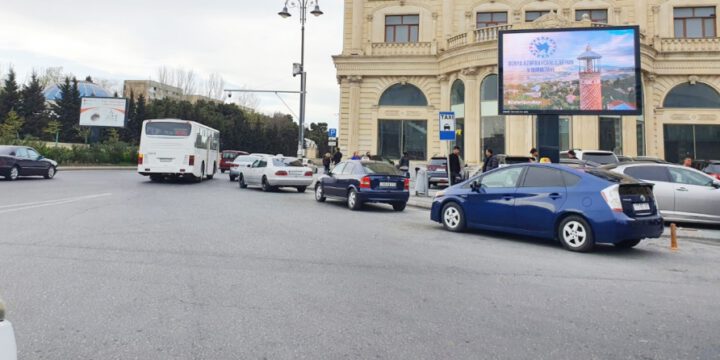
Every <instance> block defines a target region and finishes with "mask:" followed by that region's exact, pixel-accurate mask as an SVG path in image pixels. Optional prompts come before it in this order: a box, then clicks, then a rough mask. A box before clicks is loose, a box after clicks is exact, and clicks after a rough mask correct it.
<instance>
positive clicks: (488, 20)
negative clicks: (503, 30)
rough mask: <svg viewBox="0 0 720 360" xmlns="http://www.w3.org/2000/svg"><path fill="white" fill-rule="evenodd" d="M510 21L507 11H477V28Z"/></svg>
mask: <svg viewBox="0 0 720 360" xmlns="http://www.w3.org/2000/svg"><path fill="white" fill-rule="evenodd" d="M507 23H508V15H507V13H506V12H479V13H477V28H478V29H481V28H486V27H491V26H498V25H505V24H507Z"/></svg>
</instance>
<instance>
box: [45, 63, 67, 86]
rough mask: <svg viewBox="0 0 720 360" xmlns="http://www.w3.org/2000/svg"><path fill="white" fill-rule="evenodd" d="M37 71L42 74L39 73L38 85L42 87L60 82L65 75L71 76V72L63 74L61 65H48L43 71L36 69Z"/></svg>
mask: <svg viewBox="0 0 720 360" xmlns="http://www.w3.org/2000/svg"><path fill="white" fill-rule="evenodd" d="M38 73H40V74H42V75H40V85H42V87H43V88H45V87H48V86H49V85H53V84H59V83H61V82H62V81H63V79H64V78H65V77H66V76H67V77H73V75H72V74H69V73H68V74H64V73H63V67H62V66H54V67H49V68H47V69H45V71H38Z"/></svg>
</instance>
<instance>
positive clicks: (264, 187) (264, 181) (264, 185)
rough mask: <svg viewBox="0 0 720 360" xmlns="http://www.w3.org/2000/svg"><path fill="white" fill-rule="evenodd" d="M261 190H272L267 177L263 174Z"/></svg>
mask: <svg viewBox="0 0 720 360" xmlns="http://www.w3.org/2000/svg"><path fill="white" fill-rule="evenodd" d="M262 191H264V192H270V191H272V186H270V184H268V182H267V178H266V177H264V176H263V178H262Z"/></svg>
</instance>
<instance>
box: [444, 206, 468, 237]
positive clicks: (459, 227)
mask: <svg viewBox="0 0 720 360" xmlns="http://www.w3.org/2000/svg"><path fill="white" fill-rule="evenodd" d="M441 219H442V224H443V227H445V229H446V230H449V231H452V232H462V231H464V230H465V212H464V211H463V209H462V207H460V205H458V204H457V203H454V202H451V203H448V204H447V205H445V206H443V209H442V214H441Z"/></svg>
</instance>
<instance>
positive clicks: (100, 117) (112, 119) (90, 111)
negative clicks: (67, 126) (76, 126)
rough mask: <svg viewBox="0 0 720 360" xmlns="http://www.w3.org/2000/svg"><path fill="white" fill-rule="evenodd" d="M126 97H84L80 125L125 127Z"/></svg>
mask: <svg viewBox="0 0 720 360" xmlns="http://www.w3.org/2000/svg"><path fill="white" fill-rule="evenodd" d="M126 110H127V99H122V98H98V97H84V98H82V103H81V105H80V126H103V127H125V114H126Z"/></svg>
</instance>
